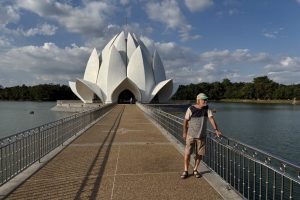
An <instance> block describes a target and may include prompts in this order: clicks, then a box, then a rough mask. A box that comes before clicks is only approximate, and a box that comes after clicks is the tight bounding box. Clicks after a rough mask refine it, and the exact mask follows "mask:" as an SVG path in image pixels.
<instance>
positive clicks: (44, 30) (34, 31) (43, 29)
mask: <svg viewBox="0 0 300 200" xmlns="http://www.w3.org/2000/svg"><path fill="white" fill-rule="evenodd" d="M56 30H57V27H56V26H53V25H50V24H46V23H44V24H42V25H38V26H37V27H35V28H31V29H29V30H26V31H24V30H20V31H21V33H22V34H23V35H24V36H27V37H29V36H35V35H54V34H55V32H56Z"/></svg>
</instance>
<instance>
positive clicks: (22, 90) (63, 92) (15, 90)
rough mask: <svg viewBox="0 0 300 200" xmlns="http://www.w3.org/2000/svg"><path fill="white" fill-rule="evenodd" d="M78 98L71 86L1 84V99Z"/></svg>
mask: <svg viewBox="0 0 300 200" xmlns="http://www.w3.org/2000/svg"><path fill="white" fill-rule="evenodd" d="M59 99H61V100H70V99H77V97H76V96H75V95H74V94H73V92H72V91H71V89H70V87H69V86H66V85H58V84H42V85H35V86H26V85H22V86H14V87H6V88H4V87H3V86H1V85H0V100H15V101H55V100H59Z"/></svg>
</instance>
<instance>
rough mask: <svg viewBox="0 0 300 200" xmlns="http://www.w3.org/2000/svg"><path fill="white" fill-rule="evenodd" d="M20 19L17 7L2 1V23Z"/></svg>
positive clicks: (0, 13)
mask: <svg viewBox="0 0 300 200" xmlns="http://www.w3.org/2000/svg"><path fill="white" fill-rule="evenodd" d="M19 19H20V15H19V12H18V9H17V8H16V7H14V6H11V5H2V4H1V3H0V25H6V24H8V23H12V22H17V21H18V20H19Z"/></svg>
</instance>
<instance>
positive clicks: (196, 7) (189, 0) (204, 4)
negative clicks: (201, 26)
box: [185, 0, 214, 12]
mask: <svg viewBox="0 0 300 200" xmlns="http://www.w3.org/2000/svg"><path fill="white" fill-rule="evenodd" d="M213 4H214V2H213V1H212V0H185V5H186V6H187V7H188V9H189V10H190V11H191V12H196V11H203V10H205V9H206V8H208V7H211V6H212V5H213Z"/></svg>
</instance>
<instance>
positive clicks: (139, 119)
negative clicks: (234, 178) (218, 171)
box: [7, 105, 222, 200]
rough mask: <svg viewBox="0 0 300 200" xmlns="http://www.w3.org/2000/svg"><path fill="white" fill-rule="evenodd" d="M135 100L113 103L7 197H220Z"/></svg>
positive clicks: (127, 199) (106, 198)
mask: <svg viewBox="0 0 300 200" xmlns="http://www.w3.org/2000/svg"><path fill="white" fill-rule="evenodd" d="M182 165H183V157H182V155H181V154H180V153H179V152H178V151H177V150H176V148H175V147H174V146H173V145H172V144H171V143H170V142H169V141H168V140H167V139H166V138H165V137H164V136H163V135H162V134H161V132H160V131H159V130H158V129H157V128H156V127H155V126H154V125H153V124H152V123H151V122H150V121H149V120H148V119H147V118H146V117H145V116H144V113H143V112H142V111H141V110H140V109H139V108H138V107H137V106H136V105H117V106H116V107H114V108H113V110H112V111H111V112H110V113H109V114H108V115H106V116H105V117H104V118H103V119H101V120H100V121H99V122H98V123H96V124H95V125H94V126H92V127H91V128H90V129H88V130H87V131H86V132H85V133H83V134H82V135H81V136H80V137H79V138H77V139H76V140H75V141H73V142H72V143H71V144H70V145H69V146H68V147H67V148H65V149H64V150H63V151H62V152H60V153H59V154H58V155H57V156H56V157H54V158H53V159H52V160H51V161H50V162H49V163H47V164H46V165H45V166H44V167H43V168H41V169H40V170H39V171H38V172H36V173H35V174H34V175H33V176H31V177H30V178H29V179H28V180H27V181H25V182H24V183H23V184H21V185H20V186H19V187H18V188H17V189H16V190H14V191H13V192H12V193H11V194H10V195H9V196H8V197H7V199H105V200H108V199H124V200H125V199H126V200H129V199H153V200H154V199H155V200H157V199H172V200H173V199H174V200H176V199H181V200H182V199H189V200H191V199H222V198H221V196H220V195H219V194H218V193H217V192H216V191H215V190H214V189H213V188H212V187H211V186H210V185H209V184H208V183H207V182H206V181H205V179H204V178H200V179H196V178H194V177H189V178H187V179H185V180H181V179H180V174H181V172H182V167H183V166H182Z"/></svg>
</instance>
